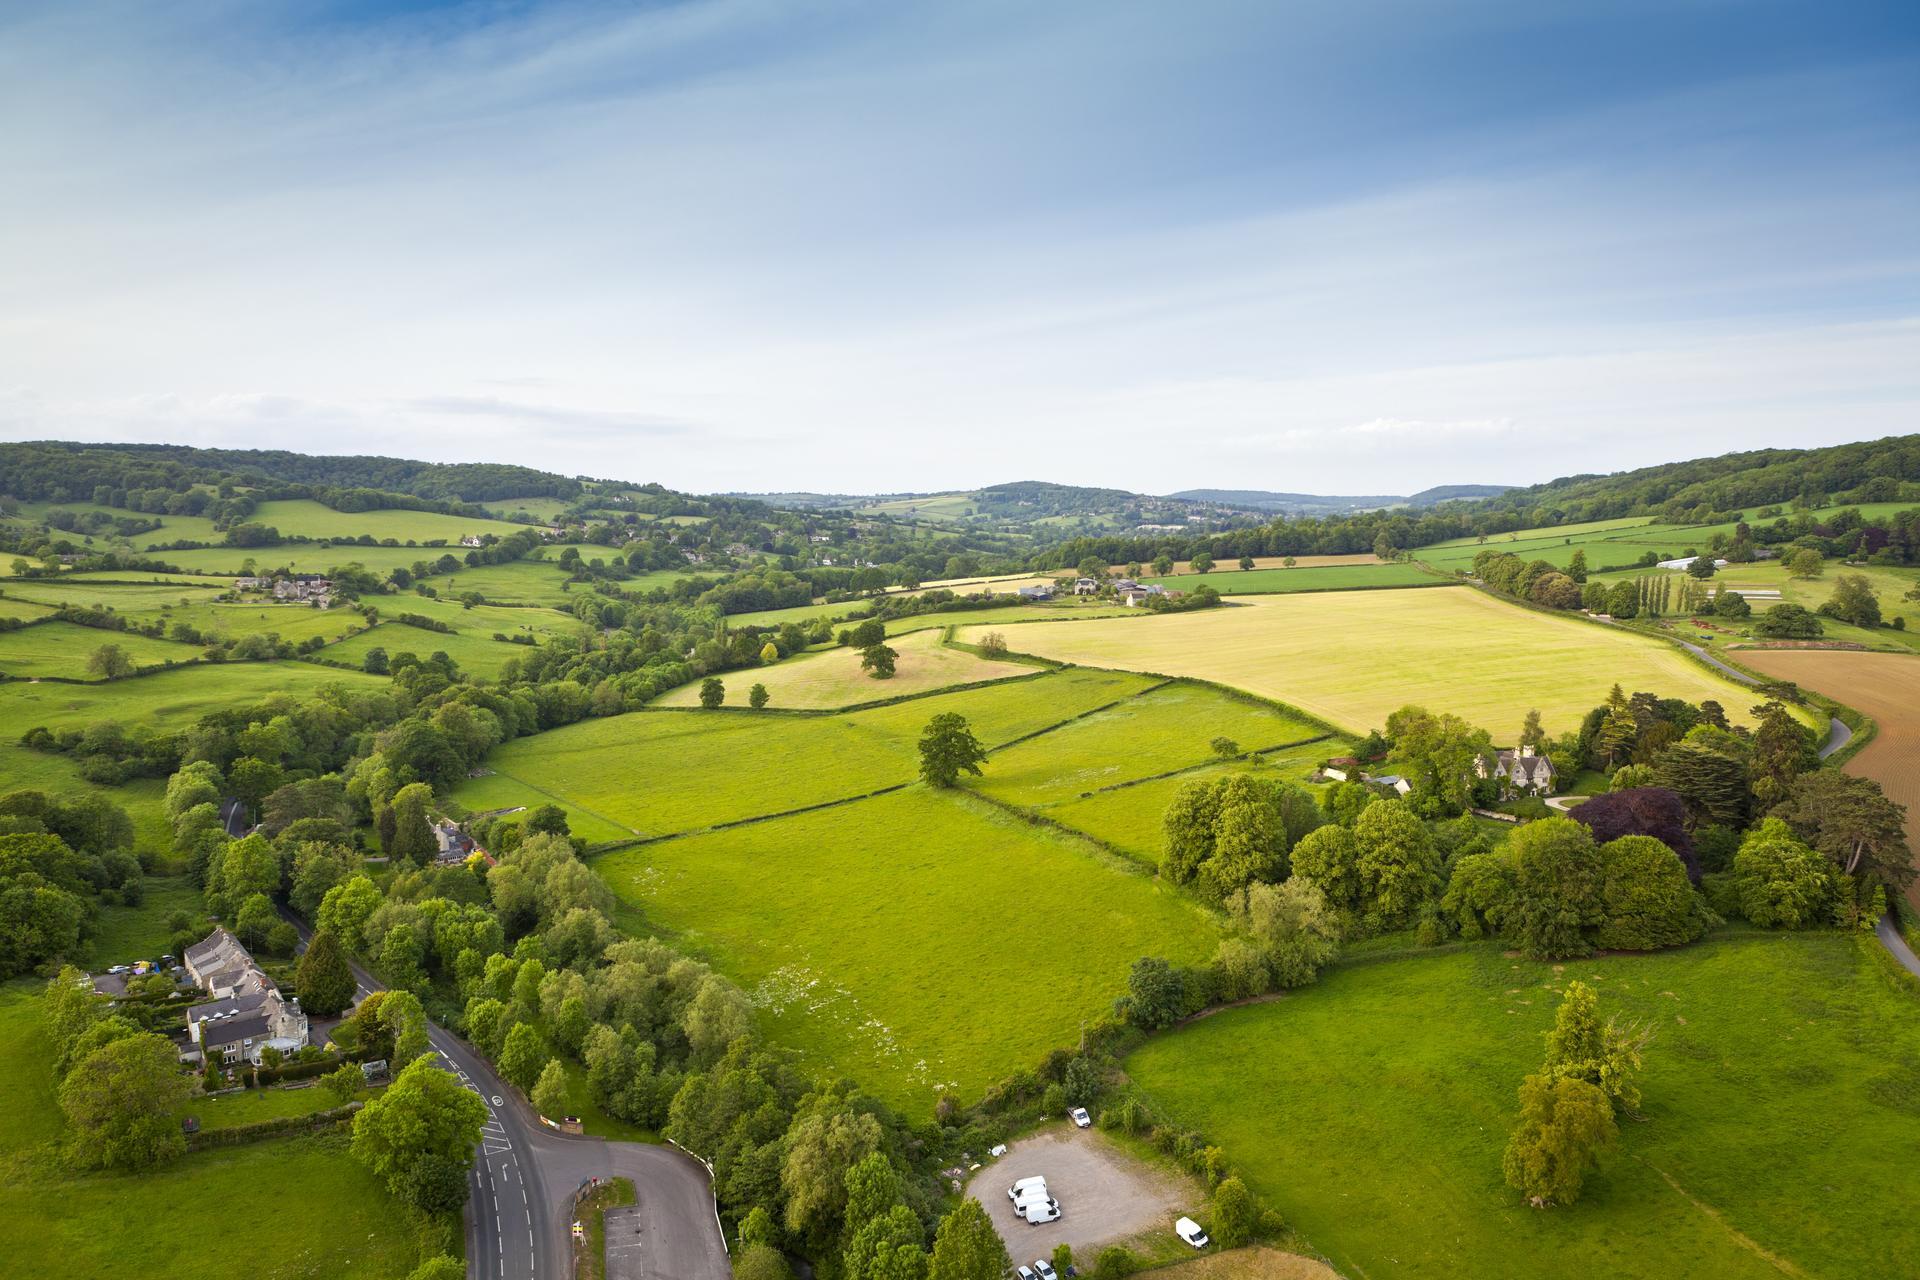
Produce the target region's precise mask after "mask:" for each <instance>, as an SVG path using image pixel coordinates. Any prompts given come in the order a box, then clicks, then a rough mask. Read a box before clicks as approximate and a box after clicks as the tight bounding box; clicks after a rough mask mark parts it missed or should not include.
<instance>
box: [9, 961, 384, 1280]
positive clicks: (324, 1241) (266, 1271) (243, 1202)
mask: <svg viewBox="0 0 1920 1280" xmlns="http://www.w3.org/2000/svg"><path fill="white" fill-rule="evenodd" d="M39 990H40V984H39V983H38V982H35V981H32V980H23V981H18V982H13V983H9V984H7V985H6V986H4V987H0V1171H3V1172H4V1173H5V1176H6V1178H7V1182H8V1187H7V1211H6V1213H5V1214H0V1246H4V1248H5V1259H6V1261H5V1264H4V1267H0V1270H4V1271H5V1272H6V1274H8V1275H17V1276H23V1277H25V1276H87V1277H90V1278H93V1277H98V1278H99V1280H148V1278H149V1277H152V1276H156V1275H165V1276H188V1275H198V1274H201V1273H203V1272H205V1271H206V1270H207V1268H208V1265H209V1259H210V1258H215V1257H218V1258H232V1257H244V1258H245V1259H246V1260H247V1264H246V1272H247V1274H248V1275H250V1276H261V1277H273V1278H275V1280H328V1278H331V1277H359V1278H363V1280H393V1277H395V1276H404V1275H406V1274H407V1272H409V1271H411V1270H412V1269H413V1267H414V1266H415V1264H416V1263H417V1262H418V1258H417V1257H416V1245H415V1243H414V1239H413V1234H412V1231H411V1229H410V1227H409V1225H408V1223H407V1219H406V1215H405V1213H404V1212H403V1211H402V1210H401V1208H400V1206H399V1205H398V1204H397V1203H396V1202H395V1201H394V1200H393V1198H392V1197H391V1196H389V1195H388V1194H387V1192H386V1191H385V1189H384V1188H382V1187H381V1186H380V1184H379V1183H378V1182H376V1181H375V1180H374V1178H373V1176H372V1175H371V1174H370V1173H368V1172H367V1171H366V1169H365V1168H364V1167H362V1166H361V1165H360V1164H359V1163H358V1162H356V1161H355V1160H353V1158H352V1157H351V1156H350V1155H349V1154H348V1152H347V1144H346V1138H345V1136H344V1135H338V1136H331V1135H330V1136H321V1137H305V1138H283V1139H276V1140H273V1141H270V1142H262V1143H256V1144H253V1145H251V1146H242V1147H229V1148H224V1149H219V1150H211V1151H203V1152H196V1153H193V1154H190V1155H187V1156H185V1157H182V1158H181V1159H180V1160H178V1161H176V1162H174V1163H172V1164H170V1165H167V1166H165V1167H163V1168H161V1169H158V1170H155V1171H152V1172H148V1173H144V1174H140V1175H137V1176H134V1175H125V1174H106V1173H90V1174H73V1173H69V1172H68V1171H67V1170H66V1169H65V1168H64V1167H63V1166H62V1165H60V1164H59V1163H58V1162H57V1160H56V1158H55V1157H54V1156H52V1155H51V1154H47V1153H46V1148H47V1144H49V1143H52V1142H55V1141H57V1140H59V1139H60V1138H61V1136H62V1134H63V1132H64V1126H65V1122H64V1120H63V1119H62V1117H61V1115H60V1112H59V1108H58V1107H57V1106H56V1105H55V1102H54V1096H53V1079H52V1073H51V1071H50V1070H49V1067H48V1062H49V1059H50V1049H49V1047H48V1043H47V1040H46V1036H45V1033H44V1030H43V1029H42V1026H41V1022H40V1011H39V1005H38V993H39ZM215 1269H216V1270H219V1269H224V1264H222V1266H221V1267H216V1268H215Z"/></svg>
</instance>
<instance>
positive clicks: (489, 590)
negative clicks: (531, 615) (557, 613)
mask: <svg viewBox="0 0 1920 1280" xmlns="http://www.w3.org/2000/svg"><path fill="white" fill-rule="evenodd" d="M427 584H428V585H429V586H431V587H432V588H433V589H434V590H436V591H438V592H439V593H440V594H441V595H443V596H459V595H464V594H466V593H467V592H469V591H478V592H479V593H480V594H481V595H483V596H485V597H486V598H487V599H488V600H496V601H505V602H507V603H515V604H544V605H562V606H564V605H566V604H567V603H568V602H569V601H571V600H572V599H573V595H572V592H574V591H587V590H590V589H589V588H587V587H574V586H571V585H570V584H569V583H568V582H567V574H566V571H565V570H564V569H562V568H561V567H560V566H559V565H557V564H554V563H552V562H550V561H543V560H515V561H513V562H512V563H510V564H489V565H482V566H481V567H479V568H477V569H461V570H459V571H458V572H457V573H450V574H447V575H445V576H444V577H438V578H429V579H427Z"/></svg>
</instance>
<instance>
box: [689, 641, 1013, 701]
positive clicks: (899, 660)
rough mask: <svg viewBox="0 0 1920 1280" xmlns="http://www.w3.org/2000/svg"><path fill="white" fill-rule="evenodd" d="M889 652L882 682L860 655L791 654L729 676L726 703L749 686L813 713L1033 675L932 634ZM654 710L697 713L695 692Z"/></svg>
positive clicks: (693, 688) (848, 651)
mask: <svg viewBox="0 0 1920 1280" xmlns="http://www.w3.org/2000/svg"><path fill="white" fill-rule="evenodd" d="M888 647H889V648H891V649H893V650H894V652H895V653H896V655H897V657H896V659H895V669H894V674H893V676H892V677H891V678H889V679H886V680H876V679H874V678H873V677H872V676H871V675H870V674H868V673H867V672H866V671H865V670H863V669H862V668H861V666H860V662H861V654H862V651H861V650H859V649H852V648H845V647H842V648H834V649H828V650H825V651H823V652H820V653H806V654H796V655H794V656H793V657H791V658H787V659H785V660H783V661H781V662H777V663H775V664H773V665H772V666H768V667H759V668H757V669H755V670H752V671H734V672H729V673H727V683H728V687H729V690H730V699H731V701H733V702H735V703H739V702H743V701H745V699H746V693H747V690H748V689H750V688H751V687H752V685H753V684H764V685H766V686H767V693H768V695H769V697H770V699H771V701H770V703H769V705H771V706H775V707H788V708H794V709H800V710H813V711H817V710H823V709H827V708H832V707H846V706H852V705H855V704H856V703H861V702H872V701H876V700H877V699H880V698H896V697H900V696H901V695H903V694H910V693H927V692H930V691H932V690H934V689H944V688H947V687H949V686H951V685H957V684H974V683H977V682H979V681H983V680H1000V679H1004V678H1006V677H1007V676H1021V675H1031V674H1033V671H1034V668H1033V667H1031V666H1025V665H1022V664H1020V663H1017V662H993V661H989V660H988V659H986V658H982V657H980V656H978V655H977V654H973V653H970V652H968V651H967V650H965V649H954V648H949V647H948V646H946V645H944V644H942V643H941V633H940V631H939V630H937V629H929V630H925V631H916V632H914V633H913V634H911V635H907V636H902V637H900V638H899V639H898V640H896V641H894V642H892V643H891V644H890V645H889V646H888ZM654 705H656V706H662V707H697V706H699V705H700V686H699V684H698V683H693V684H684V685H681V686H680V687H679V688H678V689H672V690H669V691H668V692H666V693H664V694H662V695H661V696H660V697H658V698H656V699H655V700H654Z"/></svg>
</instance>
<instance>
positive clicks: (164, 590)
mask: <svg viewBox="0 0 1920 1280" xmlns="http://www.w3.org/2000/svg"><path fill="white" fill-rule="evenodd" d="M226 585H227V586H231V585H232V584H231V583H228V584H226ZM220 590H221V588H217V587H207V586H199V585H196V584H194V583H190V582H181V581H171V582H114V581H100V580H98V579H81V578H35V579H32V580H30V581H21V582H9V583H8V584H7V587H6V591H7V598H8V599H12V600H31V601H35V602H37V603H40V604H44V605H52V606H55V607H58V606H61V605H73V606H75V607H77V608H82V609H104V610H107V611H110V612H113V613H124V614H127V615H128V616H130V617H131V616H135V615H139V614H142V613H144V612H147V611H153V610H159V609H165V608H171V607H174V606H176V605H190V604H204V603H206V602H208V601H211V600H212V599H213V598H214V596H215V595H217V594H218V593H219V591H220Z"/></svg>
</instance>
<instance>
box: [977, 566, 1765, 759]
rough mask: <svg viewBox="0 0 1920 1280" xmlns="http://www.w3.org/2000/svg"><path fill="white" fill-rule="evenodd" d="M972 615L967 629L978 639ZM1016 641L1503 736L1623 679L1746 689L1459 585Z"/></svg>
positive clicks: (1661, 650) (1675, 688)
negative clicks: (1425, 713) (1449, 720)
mask: <svg viewBox="0 0 1920 1280" xmlns="http://www.w3.org/2000/svg"><path fill="white" fill-rule="evenodd" d="M979 631H980V628H977V627H967V628H964V629H963V630H962V631H961V632H960V638H961V639H963V640H977V639H978V638H979V634H978V633H979ZM1007 643H1008V644H1009V645H1011V646H1012V647H1013V648H1014V649H1015V650H1016V651H1019V652H1023V653H1033V654H1039V655H1040V656H1042V657H1047V658H1053V659H1057V660H1059V661H1064V662H1076V663H1084V664H1086V665H1089V666H1098V667H1112V668H1120V669H1123V670H1129V671H1151V672H1158V673H1161V674H1165V675H1184V676H1196V677H1199V678H1201V679H1206V680H1215V681H1218V682H1220V683H1222V684H1229V685H1234V686H1237V687H1239V688H1242V689H1245V690H1247V691H1249V692H1251V693H1256V694H1260V695H1262V696H1264V697H1269V698H1274V699H1277V700H1279V701H1282V702H1286V703H1288V704H1290V705H1292V706H1296V707H1299V708H1300V709H1301V710H1303V711H1306V712H1308V713H1309V714H1311V715H1315V716H1318V717H1320V718H1321V719H1323V720H1326V721H1328V722H1330V723H1332V724H1334V725H1337V726H1339V727H1341V728H1343V729H1349V730H1365V729H1369V728H1373V727H1376V726H1379V725H1381V724H1383V723H1384V722H1385V720H1386V718H1387V716H1388V715H1389V714H1390V713H1392V712H1393V711H1395V710H1397V709H1398V708H1400V707H1403V706H1406V705H1407V704H1408V703H1417V704H1420V705H1424V706H1426V707H1429V708H1431V709H1433V710H1436V711H1438V710H1446V711H1451V712H1454V713H1455V714H1457V715H1461V716H1464V717H1466V718H1467V719H1468V720H1471V721H1473V722H1474V723H1475V724H1478V725H1481V726H1482V727H1484V728H1486V729H1487V730H1488V731H1489V732H1490V733H1492V734H1493V736H1494V738H1495V740H1496V741H1506V740H1508V739H1509V738H1511V737H1512V735H1513V734H1514V733H1515V732H1516V731H1517V730H1518V729H1519V727H1520V723H1521V721H1522V720H1523V719H1524V718H1525V717H1526V714H1527V711H1528V710H1529V709H1532V708H1538V709H1539V711H1540V713H1541V715H1542V716H1543V718H1544V720H1545V723H1546V727H1547V731H1548V732H1549V733H1561V732H1564V731H1566V730H1568V729H1572V728H1574V727H1576V726H1577V725H1578V724H1579V721H1580V718H1581V717H1582V716H1584V715H1586V713H1587V712H1588V711H1590V710H1591V709H1592V708H1593V707H1595V706H1597V705H1599V704H1600V703H1601V702H1602V701H1604V700H1605V698H1606V694H1607V690H1608V688H1609V687H1610V686H1612V684H1613V683H1614V682H1615V681H1618V682H1619V683H1620V685H1621V686H1622V687H1623V688H1625V689H1626V690H1627V691H1628V692H1629V693H1631V692H1635V691H1637V690H1642V689H1644V690H1648V691H1650V692H1653V693H1657V694H1659V695H1661V696H1662V697H1677V698H1686V699H1688V700H1689V701H1694V702H1697V701H1700V700H1701V699H1704V698H1713V699H1716V700H1718V701H1719V702H1720V703H1721V704H1722V705H1724V706H1725V707H1726V708H1727V710H1728V713H1729V714H1730V715H1733V716H1735V717H1736V718H1742V717H1744V715H1745V711H1746V708H1747V707H1749V706H1751V705H1752V702H1753V698H1752V695H1751V693H1750V692H1749V691H1747V690H1745V689H1743V688H1741V687H1740V686H1738V685H1736V684H1733V683H1732V682H1730V681H1728V680H1725V679H1722V678H1721V677H1719V676H1716V675H1714V674H1712V673H1711V672H1709V671H1707V670H1706V669H1704V668H1703V667H1700V666H1697V665H1695V664H1694V663H1693V662H1692V661H1690V660H1689V659H1688V658H1687V657H1686V655H1684V654H1683V653H1681V652H1680V651H1679V650H1678V649H1675V648H1674V647H1672V646H1670V645H1667V644H1665V643H1663V642H1661V641H1659V640H1656V639H1653V638H1652V637H1643V636H1638V635H1634V634H1632V633H1630V632H1627V631H1624V630H1620V629H1616V628H1611V627H1605V626H1601V625H1597V624H1594V623H1590V622H1586V621H1583V620H1580V619H1576V618H1560V617H1555V616H1552V615H1550V614H1546V613H1540V612H1535V611H1533V610H1530V609H1524V608H1521V607H1519V606H1517V605H1510V604H1506V603H1504V602H1502V601H1500V600H1497V599H1495V598H1494V597H1492V596H1490V595H1486V594H1483V593H1481V592H1478V591H1473V590H1470V589H1468V588H1465V587H1459V588H1454V589H1451V590H1438V589H1413V590H1401V591H1347V592H1323V593H1310V594H1295V595H1283V596H1265V597H1258V598H1254V599H1249V600H1247V601H1244V602H1242V603H1238V604H1235V605H1232V606H1228V607H1223V608H1218V609H1205V610H1200V611H1197V612H1193V613H1176V614H1167V615H1164V616H1160V617H1148V618H1124V619H1110V620H1105V621H1088V622H1071V623H1066V622H1063V623H1036V624H1033V625H1029V626H1021V627H1017V628H1009V630H1008V632H1007Z"/></svg>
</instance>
